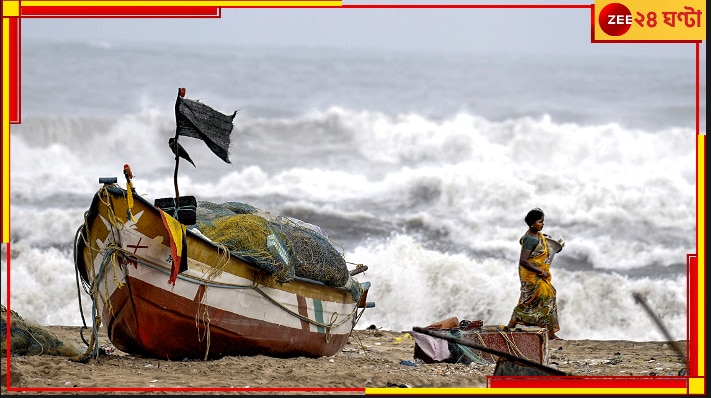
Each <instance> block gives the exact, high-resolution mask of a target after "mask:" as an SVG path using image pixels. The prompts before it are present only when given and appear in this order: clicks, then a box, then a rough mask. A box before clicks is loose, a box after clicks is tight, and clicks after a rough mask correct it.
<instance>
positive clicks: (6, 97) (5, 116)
mask: <svg viewBox="0 0 711 398" xmlns="http://www.w3.org/2000/svg"><path fill="white" fill-rule="evenodd" d="M3 3H4V2H3ZM4 12H5V5H4V4H3V15H4ZM9 60H10V20H9V19H8V18H3V19H2V87H3V90H2V242H3V243H7V242H10V89H9V88H10V61H9ZM18 90H19V88H18Z"/></svg>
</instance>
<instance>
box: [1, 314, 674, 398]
mask: <svg viewBox="0 0 711 398" xmlns="http://www.w3.org/2000/svg"><path fill="white" fill-rule="evenodd" d="M373 326H374V327H373V328H372V329H366V330H356V331H354V332H353V333H352V335H351V337H350V339H349V341H348V344H347V345H346V347H345V348H344V349H343V350H342V351H341V352H339V353H338V354H336V355H334V356H332V357H322V358H301V357H300V358H291V359H279V358H271V357H266V356H254V357H225V358H221V359H219V360H213V361H201V360H189V361H180V362H177V361H167V360H157V359H152V358H143V357H137V356H133V355H128V354H126V353H123V352H120V351H118V350H115V349H114V348H113V346H112V345H111V344H110V342H109V341H108V339H107V338H106V336H103V337H102V335H100V340H99V342H100V347H102V350H101V352H102V354H101V355H100V356H99V358H96V359H91V360H89V362H88V363H79V362H74V361H71V360H69V359H68V358H67V357H62V356H50V355H30V356H12V357H11V358H10V360H9V362H10V369H11V372H10V376H11V377H10V381H9V383H10V386H9V388H8V385H7V383H8V381H7V358H6V357H7V353H6V350H5V341H3V353H2V354H3V355H2V356H3V360H2V377H1V378H2V390H1V392H2V394H3V395H5V394H25V393H28V392H42V393H47V392H49V393H54V394H64V393H77V392H79V391H78V390H77V389H82V388H97V389H114V388H115V389H119V388H120V389H127V390H122V391H120V392H121V393H146V392H161V393H163V394H169V393H184V392H192V393H201V394H230V393H236V392H245V393H248V392H254V393H260V392H261V393H264V392H265V390H262V391H260V390H258V389H270V388H271V389H274V388H279V389H284V390H278V391H276V392H277V393H299V394H310V393H324V392H326V393H331V394H334V393H336V394H337V393H339V391H327V390H320V389H328V388H344V389H351V390H348V391H344V392H343V393H349V394H360V393H363V391H364V390H360V389H365V388H386V387H392V388H432V387H434V388H445V387H447V388H450V387H462V388H486V377H487V376H491V375H493V372H494V369H495V366H496V365H495V363H471V364H469V365H464V364H452V363H432V364H426V363H424V362H423V361H422V360H421V359H419V358H416V357H415V355H414V349H415V341H414V339H413V338H412V335H411V334H410V333H411V331H385V330H381V329H378V328H377V326H375V325H373ZM43 329H44V330H46V331H48V332H50V333H52V334H54V335H55V336H56V337H57V338H58V339H59V340H61V341H62V342H63V343H64V344H66V345H68V346H73V347H77V348H82V347H83V348H84V349H85V347H86V346H85V345H83V343H82V339H81V335H80V327H69V326H47V327H43ZM676 344H678V346H679V347H681V348H682V349H683V350H684V352H685V350H686V344H685V342H677V343H676ZM548 353H549V366H550V367H555V368H557V369H558V370H561V371H563V372H566V373H567V374H569V375H576V376H677V375H678V374H679V371H680V370H682V369H685V368H686V365H685V364H684V363H683V359H681V358H680V357H679V355H678V354H677V352H676V351H675V350H674V347H672V344H668V343H664V342H633V341H609V340H606V341H596V340H562V341H549V345H548ZM48 388H49V389H53V390H49V391H46V390H40V391H38V390H34V389H48ZM185 389H196V390H185ZM249 389H254V390H251V391H250V390H249ZM91 392H92V393H96V392H97V391H96V390H94V391H91ZM98 392H100V393H101V391H98ZM274 392H275V391H274V390H271V393H274ZM107 393H113V392H112V391H110V390H107Z"/></svg>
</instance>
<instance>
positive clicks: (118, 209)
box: [75, 177, 374, 360]
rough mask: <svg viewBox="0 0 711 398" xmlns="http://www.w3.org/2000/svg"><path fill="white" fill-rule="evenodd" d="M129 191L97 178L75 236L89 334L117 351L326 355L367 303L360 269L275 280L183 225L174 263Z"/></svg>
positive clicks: (165, 238) (166, 239)
mask: <svg viewBox="0 0 711 398" xmlns="http://www.w3.org/2000/svg"><path fill="white" fill-rule="evenodd" d="M129 192H130V190H128V191H127V190H126V189H124V188H122V187H121V186H119V185H118V184H117V178H115V177H114V178H103V179H101V186H100V187H99V189H98V191H97V192H96V194H95V196H94V199H93V201H92V203H91V206H90V207H89V209H88V211H86V213H85V222H84V224H82V225H81V226H80V227H79V229H78V231H77V234H76V238H75V265H76V269H77V272H78V275H79V276H80V278H81V283H82V285H83V287H84V290H85V292H86V293H87V294H89V295H90V296H91V299H92V301H93V305H94V308H95V310H94V312H95V322H94V329H95V330H94V333H98V328H99V326H101V327H102V328H103V330H105V331H106V333H107V335H108V338H109V340H110V341H111V343H112V344H113V345H114V346H115V347H116V348H118V349H119V350H121V351H123V352H126V353H129V354H136V355H142V356H147V357H154V358H161V359H170V360H183V359H185V358H202V359H212V358H219V357H222V356H235V355H258V354H263V355H269V356H275V357H293V356H309V357H318V356H332V355H334V354H336V353H338V352H339V351H340V350H342V349H343V348H344V346H345V344H346V343H347V341H348V338H349V335H350V333H351V331H352V330H353V328H354V327H355V326H356V323H357V321H358V320H359V318H360V316H361V315H362V313H363V311H364V310H365V309H366V308H369V307H373V306H374V304H373V303H369V302H366V297H367V293H368V289H369V288H370V283H369V282H364V283H359V282H358V281H357V280H356V279H355V278H354V277H353V276H352V275H350V274H351V273H352V274H353V275H357V274H358V273H359V271H360V269H359V268H355V269H353V270H352V271H350V272H349V275H348V277H347V282H346V283H345V284H344V285H343V286H329V285H327V284H326V283H323V282H320V281H317V280H311V279H307V278H300V277H298V276H294V277H293V279H292V280H290V281H288V282H285V283H282V282H280V281H279V280H278V279H277V278H275V276H274V274H275V273H274V272H271V273H270V272H268V271H265V270H263V269H261V268H260V267H258V266H256V265H254V264H253V263H252V262H250V261H248V260H247V259H245V258H241V257H240V256H238V255H235V254H233V253H231V251H230V250H229V249H228V248H226V247H225V246H224V245H223V244H220V243H216V242H214V241H212V240H210V239H208V238H206V237H205V236H204V235H203V234H201V233H199V232H197V231H193V230H190V229H186V230H185V235H184V241H183V243H184V244H185V248H187V250H186V252H187V255H186V256H184V257H185V258H187V269H185V270H182V271H181V270H180V269H179V268H178V267H179V262H178V261H174V255H173V253H172V248H171V242H174V241H175V239H174V237H173V236H171V231H170V229H169V228H166V226H165V224H164V222H163V219H162V217H165V214H164V215H161V212H163V210H162V209H160V208H159V207H156V206H155V205H154V204H152V203H150V202H149V201H148V200H146V199H144V198H143V197H142V196H141V195H135V196H133V198H132V201H133V203H132V204H130V197H131V196H132V195H129ZM265 244H266V242H265ZM171 275H173V276H174V281H173V283H170V280H171ZM93 340H94V341H96V339H93Z"/></svg>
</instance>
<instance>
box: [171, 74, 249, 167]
mask: <svg viewBox="0 0 711 398" xmlns="http://www.w3.org/2000/svg"><path fill="white" fill-rule="evenodd" d="M184 95H185V89H184V88H179V89H178V98H177V99H176V101H175V121H176V123H177V134H178V135H184V136H186V137H192V138H199V139H201V140H203V141H205V143H206V144H207V146H208V148H210V150H212V152H213V153H214V154H215V155H217V156H218V157H219V158H220V159H222V160H224V161H225V162H227V163H232V162H230V160H229V158H228V156H229V153H228V151H229V148H230V134H231V133H232V128H233V127H234V126H233V124H232V121H233V120H234V118H235V115H236V114H237V111H235V112H234V113H233V114H232V115H225V114H223V113H220V112H218V111H216V110H214V109H212V108H210V107H209V106H207V105H205V104H203V103H201V102H198V101H193V100H190V99H187V98H183V96H184Z"/></svg>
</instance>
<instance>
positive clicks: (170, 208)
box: [155, 196, 197, 225]
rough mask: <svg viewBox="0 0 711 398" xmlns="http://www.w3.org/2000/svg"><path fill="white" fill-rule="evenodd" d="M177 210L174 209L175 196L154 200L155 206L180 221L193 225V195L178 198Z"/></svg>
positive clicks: (195, 220)
mask: <svg viewBox="0 0 711 398" xmlns="http://www.w3.org/2000/svg"><path fill="white" fill-rule="evenodd" d="M179 202H180V203H179V204H178V211H177V214H176V211H175V198H158V199H156V200H155V207H158V208H160V209H162V210H163V211H164V212H166V213H168V214H170V215H171V216H173V217H174V218H175V219H177V220H178V221H180V223H182V224H185V225H193V224H195V222H197V200H195V197H194V196H181V197H180V199H179Z"/></svg>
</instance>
